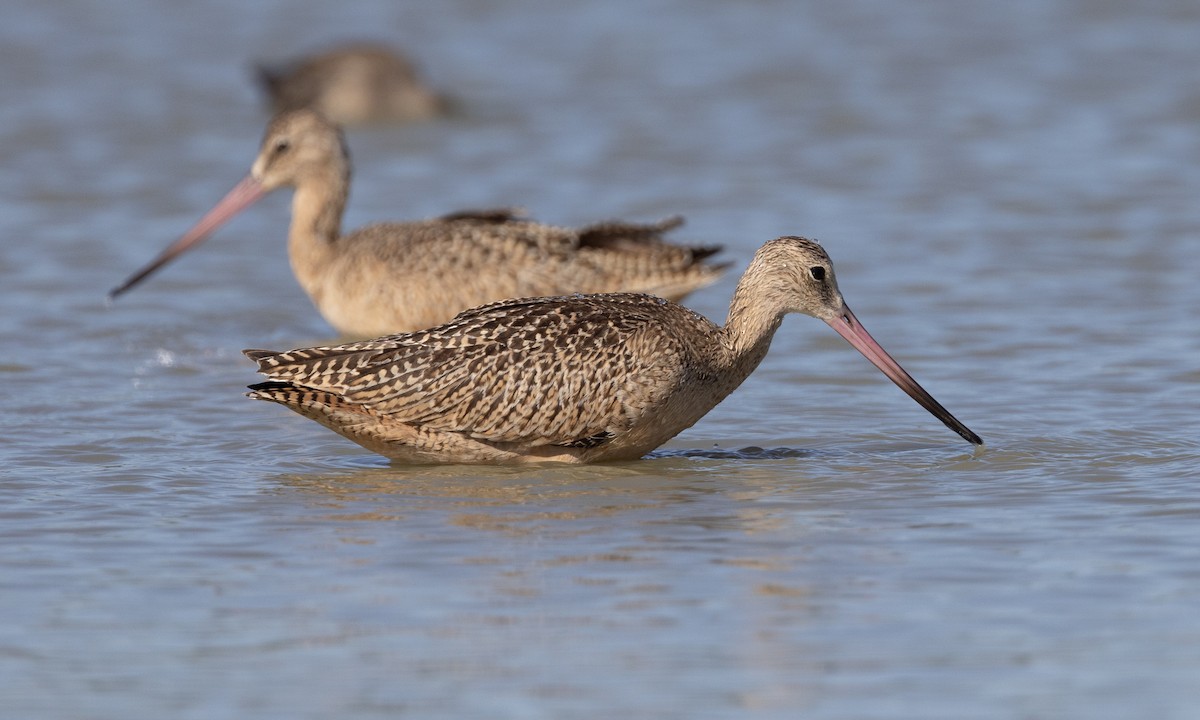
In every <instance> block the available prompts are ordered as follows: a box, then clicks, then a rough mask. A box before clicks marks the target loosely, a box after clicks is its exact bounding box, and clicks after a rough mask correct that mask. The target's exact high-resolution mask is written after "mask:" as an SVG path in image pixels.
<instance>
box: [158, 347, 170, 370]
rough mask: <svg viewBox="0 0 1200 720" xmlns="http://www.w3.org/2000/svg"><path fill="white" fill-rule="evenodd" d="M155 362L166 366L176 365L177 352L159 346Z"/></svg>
mask: <svg viewBox="0 0 1200 720" xmlns="http://www.w3.org/2000/svg"><path fill="white" fill-rule="evenodd" d="M153 364H155V365H158V366H159V367H165V368H170V367H175V353H173V352H171V351H170V350H167V349H165V348H159V349H158V350H156V351H155V353H154V361H153Z"/></svg>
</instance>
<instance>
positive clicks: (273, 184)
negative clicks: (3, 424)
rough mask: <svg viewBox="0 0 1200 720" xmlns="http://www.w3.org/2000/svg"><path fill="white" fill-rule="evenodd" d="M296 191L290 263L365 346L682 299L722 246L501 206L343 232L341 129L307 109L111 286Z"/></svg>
mask: <svg viewBox="0 0 1200 720" xmlns="http://www.w3.org/2000/svg"><path fill="white" fill-rule="evenodd" d="M289 186H290V187H293V188H295V194H294V195H293V197H292V222H291V227H290V229H289V230H288V257H289V260H290V262H291V266H292V271H293V272H294V274H295V276H296V279H297V280H298V281H299V282H300V286H301V287H302V288H303V289H304V291H305V292H306V293H307V294H308V296H309V298H311V299H312V301H313V304H314V305H316V307H317V309H318V310H319V311H320V313H321V315H322V316H324V318H325V319H326V320H327V321H328V322H329V324H331V325H333V327H335V328H337V330H338V331H339V332H341V333H342V334H343V335H348V336H353V337H373V336H377V335H385V334H388V333H395V332H403V331H411V330H417V329H420V328H426V327H431V326H433V325H437V324H438V323H442V322H445V321H447V320H449V319H450V318H452V317H453V316H454V315H455V314H456V313H458V312H460V311H462V310H466V309H467V308H470V307H475V306H477V305H483V304H484V303H489V302H494V301H497V300H503V299H506V298H517V297H539V296H547V295H564V294H568V293H575V292H580V293H596V292H619V291H621V292H645V293H650V294H653V295H659V296H662V297H665V298H669V299H672V300H679V299H681V298H683V297H684V296H686V295H687V294H689V293H691V292H692V291H693V290H696V289H698V288H701V287H704V286H706V285H709V284H710V283H713V282H715V281H716V280H717V278H718V277H720V275H721V273H722V271H723V270H724V268H725V265H724V264H719V263H718V264H714V263H710V262H706V260H707V259H708V258H709V257H710V256H712V255H713V254H714V253H716V252H718V251H719V250H720V247H719V246H695V247H688V246H683V245H675V244H672V243H668V242H666V241H665V240H664V239H663V235H664V234H665V233H666V232H667V231H669V230H671V229H673V228H675V227H677V226H678V225H680V224H681V223H682V219H680V218H677V217H676V218H668V219H666V220H663V221H660V222H657V223H648V224H638V223H630V222H624V221H610V222H602V223H597V224H594V225H588V226H584V227H582V228H565V227H556V226H552V225H544V224H541V223H536V222H532V221H530V220H526V219H522V218H520V217H518V216H517V215H516V214H515V213H514V212H513V211H511V210H507V209H500V210H484V211H465V212H457V213H452V214H449V215H445V216H443V217H440V218H435V219H432V220H419V221H413V222H385V223H377V224H374V225H368V226H366V227H364V228H361V229H359V230H356V231H354V232H351V233H348V234H345V235H343V234H342V229H341V226H342V214H343V211H344V210H345V206H346V200H347V197H348V194H349V189H350V157H349V153H348V151H347V149H346V144H345V139H344V138H343V136H342V133H341V131H340V130H339V129H338V128H337V126H335V125H334V124H333V123H331V122H329V121H328V120H327V119H325V118H324V117H323V116H322V115H320V114H319V113H317V112H316V111H314V110H311V109H307V108H306V109H302V110H292V111H288V112H285V113H283V114H281V115H279V116H277V117H276V118H275V119H274V120H272V121H271V123H270V124H269V125H268V126H267V131H266V136H265V138H264V139H263V143H262V149H261V150H260V151H259V154H258V158H257V159H256V160H255V161H254V164H253V166H252V167H251V170H250V174H249V175H247V176H246V177H245V178H244V179H243V180H242V181H241V182H240V183H238V184H237V185H236V186H235V187H234V188H233V189H232V190H230V191H229V193H228V194H227V195H226V196H225V197H224V198H223V199H222V200H221V201H220V202H218V203H217V205H216V206H215V207H213V209H212V210H210V211H209V212H208V213H207V214H206V215H205V216H204V217H202V218H201V219H200V221H199V222H198V223H197V224H196V225H195V226H194V227H193V228H192V229H191V230H189V231H188V232H187V233H185V234H184V235H183V237H181V238H180V239H179V240H177V241H176V242H175V243H173V244H172V245H170V246H169V247H167V248H166V249H165V250H163V251H162V252H161V253H159V255H158V256H157V257H156V258H155V259H154V260H152V261H150V262H149V263H148V264H147V265H145V266H144V267H142V268H141V269H140V270H138V271H137V272H135V273H134V274H133V275H131V276H130V277H129V278H128V279H127V280H126V281H125V282H124V283H122V284H121V285H120V286H119V287H117V288H115V289H113V290H112V291H111V292H110V293H109V297H110V298H115V297H116V296H117V295H120V294H121V293H124V292H125V291H127V290H128V289H130V288H131V287H133V286H134V285H136V284H137V283H139V282H141V281H142V279H144V278H145V277H147V276H148V275H150V274H151V273H152V272H154V271H155V270H157V269H158V268H159V267H161V266H163V265H165V264H166V263H168V262H170V261H171V260H172V259H173V258H175V257H176V256H178V255H179V254H181V253H183V252H184V251H186V250H187V249H188V248H190V247H193V246H195V245H197V244H199V243H200V242H202V241H203V240H204V239H205V238H207V237H208V236H209V235H211V234H212V233H213V231H215V230H216V229H217V228H218V227H220V226H221V225H222V224H223V223H224V222H225V221H226V220H228V219H229V218H231V217H233V216H234V215H235V214H237V213H238V212H239V211H241V210H243V209H244V208H246V207H248V206H249V205H251V204H252V203H254V202H255V201H257V200H258V199H259V198H261V197H263V196H264V195H266V194H267V193H269V192H271V191H272V190H276V189H278V188H281V187H289Z"/></svg>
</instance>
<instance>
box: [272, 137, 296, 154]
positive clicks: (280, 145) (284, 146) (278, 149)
mask: <svg viewBox="0 0 1200 720" xmlns="http://www.w3.org/2000/svg"><path fill="white" fill-rule="evenodd" d="M291 147H292V144H291V143H289V142H288V141H287V140H280V141H279V142H277V143H275V147H274V148H272V149H271V152H273V153H274V154H276V155H282V154H284V153H285V152H287V151H288V149H289V148H291Z"/></svg>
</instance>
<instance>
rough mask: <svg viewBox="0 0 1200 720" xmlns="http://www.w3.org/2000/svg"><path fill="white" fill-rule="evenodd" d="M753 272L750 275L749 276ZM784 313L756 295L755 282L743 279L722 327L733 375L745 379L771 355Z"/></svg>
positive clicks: (729, 365) (757, 293)
mask: <svg viewBox="0 0 1200 720" xmlns="http://www.w3.org/2000/svg"><path fill="white" fill-rule="evenodd" d="M749 275H750V273H747V276H749ZM783 316H784V313H783V311H782V310H780V309H778V308H776V307H774V306H773V305H772V304H771V303H768V302H766V301H765V298H763V297H761V293H759V292H756V290H755V286H754V284H753V283H752V282H747V278H746V277H743V278H742V280H741V282H739V283H738V286H737V289H735V290H734V291H733V300H732V301H730V303H729V315H728V316H727V317H726V319H725V326H724V327H723V328H721V334H722V336H723V337H722V345H723V346H724V348H725V351H726V357H725V359H724V360H725V363H726V364H727V365H728V368H729V370H730V371H732V373H734V374H736V375H738V376H739V377H740V378H741V379H745V378H746V377H748V376H749V375H750V373H752V372H753V371H754V368H756V367H758V364H759V363H760V362H762V359H763V358H764V357H766V355H767V349H768V348H770V346H771V338H773V337H774V336H775V331H776V330H778V329H779V325H780V324H781V323H782V322H783Z"/></svg>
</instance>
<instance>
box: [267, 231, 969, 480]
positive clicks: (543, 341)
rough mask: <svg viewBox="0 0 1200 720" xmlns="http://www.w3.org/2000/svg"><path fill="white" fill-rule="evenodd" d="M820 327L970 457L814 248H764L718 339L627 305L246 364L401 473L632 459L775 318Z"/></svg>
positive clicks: (506, 308) (560, 306)
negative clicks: (419, 468) (448, 466)
mask: <svg viewBox="0 0 1200 720" xmlns="http://www.w3.org/2000/svg"><path fill="white" fill-rule="evenodd" d="M793 312H798V313H804V314H806V315H811V316H813V317H816V318H819V319H821V320H824V321H825V322H827V323H829V325H830V326H832V327H833V329H834V330H836V331H837V332H838V334H840V335H841V336H842V337H844V338H845V339H846V340H848V341H849V342H850V344H851V345H853V346H854V347H855V348H857V349H858V351H859V352H861V353H862V354H863V355H865V356H866V358H867V359H868V360H870V361H871V362H872V363H874V364H875V366H876V367H878V368H879V369H880V370H882V371H883V373H884V374H885V375H887V376H888V377H889V378H891V380H892V381H893V382H894V383H896V384H897V385H899V386H900V388H901V389H902V390H904V392H906V393H908V394H909V395H910V396H911V397H912V398H913V399H914V400H916V401H917V402H918V403H920V404H921V406H922V407H924V408H925V409H926V410H928V411H929V412H931V413H933V414H934V415H935V416H936V417H937V418H938V419H939V420H941V421H942V422H944V423H945V424H946V425H947V426H948V427H950V428H951V429H952V430H954V431H955V432H957V433H958V434H959V435H961V436H962V437H963V438H965V439H966V440H968V441H969V442H972V443H975V444H977V445H981V444H983V441H982V440H981V439H980V438H979V436H978V435H976V434H975V433H973V432H971V430H969V429H968V428H967V426H965V425H963V424H962V423H961V422H959V421H958V420H957V419H955V417H954V416H953V415H951V414H950V413H949V412H948V411H947V410H946V409H945V408H944V407H942V406H941V405H940V404H939V403H938V402H937V401H936V400H934V399H933V397H932V396H931V395H930V394H929V393H927V392H925V390H924V389H923V388H922V387H921V386H920V385H918V384H917V382H916V381H915V380H913V379H912V376H910V375H909V374H908V373H907V372H905V371H904V369H903V368H901V367H900V365H899V364H898V363H897V362H896V361H895V360H893V359H892V357H891V356H890V355H888V354H887V352H885V351H884V349H883V348H882V347H880V346H879V344H878V343H877V342H875V340H874V339H873V338H872V337H871V336H870V335H869V334H868V333H867V331H866V329H864V328H863V326H862V325H860V324H859V322H858V319H857V318H856V317H855V316H854V313H852V312H850V308H848V307H846V303H845V301H844V300H843V299H842V294H841V293H840V292H839V291H838V287H837V280H836V279H835V278H834V274H833V266H832V264H831V263H830V261H829V256H828V255H826V254H825V251H824V250H823V249H822V248H821V246H820V245H818V244H816V243H815V242H812V241H811V240H805V239H803V238H798V237H783V238H779V239H778V240H772V241H771V242H769V243H767V244H766V245H763V247H762V248H761V249H760V250H759V251H758V253H757V254H755V256H754V259H753V261H752V262H751V263H750V267H749V268H748V269H747V270H746V273H745V274H744V275H743V276H742V279H741V280H740V281H739V282H738V285H737V289H736V290H735V291H734V293H733V300H732V302H731V303H730V305H729V315H728V319H727V320H726V322H725V326H724V327H718V326H717V325H714V324H713V323H712V322H710V321H709V320H707V319H705V318H704V317H702V316H700V315H698V314H696V313H694V312H692V311H691V310H688V309H687V308H685V307H682V306H680V305H676V304H675V303H672V302H669V301H667V300H662V299H660V298H656V297H651V296H649V295H637V294H629V293H621V294H607V295H575V296H573V297H555V298H532V299H524V300H508V301H505V302H499V303H494V304H492V305H485V306H483V307H479V308H475V309H473V310H468V311H466V312H464V313H461V314H460V315H459V316H458V317H456V318H454V319H453V320H452V321H450V322H448V323H446V324H445V325H442V326H440V327H436V328H431V329H428V330H424V331H420V332H415V333H407V334H401V335H392V336H389V337H383V338H379V339H377V340H371V341H368V342H360V343H352V344H347V345H337V346H333V347H318V348H308V349H302V350H292V351H290V352H282V353H277V352H270V351H265V350H247V351H246V355H247V356H249V357H250V358H251V359H253V360H255V361H257V362H258V370H259V372H261V373H263V374H265V375H266V376H267V377H268V378H270V379H269V381H268V382H264V383H259V384H257V385H251V386H250V389H251V390H252V391H253V392H251V393H249V395H250V397H252V398H257V399H260V400H271V401H273V402H277V403H280V404H281V405H286V406H287V407H289V408H291V409H292V410H295V411H296V412H298V413H300V414H301V415H304V416H305V417H308V418H311V419H313V420H316V421H317V422H319V423H321V424H322V425H325V426H326V427H328V428H330V429H331V430H333V431H335V432H337V433H340V434H341V435H344V436H345V437H347V438H349V439H350V440H353V441H354V442H356V443H358V444H360V445H362V446H363V447H366V448H368V449H370V450H373V451H375V452H378V453H381V454H383V455H386V456H388V457H390V458H392V459H393V460H396V461H399V462H406V463H438V462H444V463H521V462H541V461H559V462H572V463H584V462H599V461H603V460H631V459H635V458H639V457H641V456H642V455H645V454H646V453H648V452H650V451H651V450H653V449H654V448H656V447H658V446H659V445H661V444H663V443H664V442H666V441H667V440H669V439H671V438H672V437H674V436H675V435H676V434H678V433H679V432H681V431H682V430H684V429H685V428H688V427H690V426H691V425H692V424H693V423H695V422H696V421H697V420H699V419H700V418H701V417H703V416H704V414H705V413H707V412H708V411H709V410H711V409H712V408H713V407H715V406H716V405H717V403H719V402H721V400H722V399H724V398H725V396H726V395H728V394H729V393H730V392H732V391H733V390H734V388H736V387H737V386H738V385H740V384H741V383H742V381H743V380H745V379H746V378H747V377H748V376H749V375H750V373H751V372H752V371H753V370H754V368H755V367H757V366H758V364H759V362H761V361H762V359H763V357H764V356H765V355H766V354H767V348H768V346H769V345H770V344H771V338H772V337H773V336H774V335H775V331H776V330H777V329H778V328H779V325H780V323H781V322H782V321H783V316H784V315H786V314H787V313H793Z"/></svg>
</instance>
